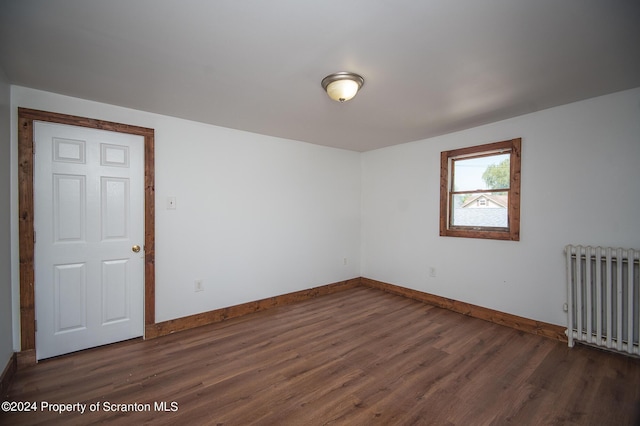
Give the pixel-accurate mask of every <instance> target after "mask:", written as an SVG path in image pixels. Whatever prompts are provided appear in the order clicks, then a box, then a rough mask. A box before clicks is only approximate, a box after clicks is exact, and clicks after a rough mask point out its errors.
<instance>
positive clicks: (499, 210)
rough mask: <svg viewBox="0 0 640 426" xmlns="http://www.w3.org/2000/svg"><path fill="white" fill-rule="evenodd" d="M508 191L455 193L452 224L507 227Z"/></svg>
mask: <svg viewBox="0 0 640 426" xmlns="http://www.w3.org/2000/svg"><path fill="white" fill-rule="evenodd" d="M508 205H509V195H508V193H506V192H504V193H495V192H490V193H473V194H455V195H453V205H452V211H453V215H452V220H451V225H452V226H473V227H491V228H506V227H508V225H509V222H508V217H507V212H508V208H507V206H508Z"/></svg>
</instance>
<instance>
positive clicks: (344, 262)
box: [343, 257, 348, 266]
mask: <svg viewBox="0 0 640 426" xmlns="http://www.w3.org/2000/svg"><path fill="white" fill-rule="evenodd" d="M347 263H348V261H347V258H346V257H345V258H344V259H343V264H344V266H347Z"/></svg>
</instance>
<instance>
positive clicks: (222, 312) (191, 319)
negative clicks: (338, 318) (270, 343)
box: [144, 277, 360, 339]
mask: <svg viewBox="0 0 640 426" xmlns="http://www.w3.org/2000/svg"><path fill="white" fill-rule="evenodd" d="M359 285H360V278H359V277H358V278H352V279H350V280H347V281H340V282H337V283H333V284H327V285H323V286H320V287H314V288H310V289H307V290H301V291H296V292H293V293H287V294H283V295H280V296H274V297H269V298H267V299H262V300H257V301H254V302H248V303H243V304H240V305H235V306H230V307H227V308H222V309H216V310H213V311H208V312H203V313H200V314H195V315H189V316H187V317H182V318H176V319H173V320H169V321H164V322H160V323H156V324H151V325H147V326H146V327H145V335H144V337H145V339H154V338H156V337H160V336H165V335H167V334H171V333H175V332H177V331H183V330H188V329H190V328H195V327H200V326H203V325H207V324H213V323H216V322H221V321H225V320H228V319H231V318H236V317H240V316H243V315H247V314H250V313H253V312H259V311H263V310H265V309H269V308H274V307H276V306H283V305H289V304H291V303H296V302H300V301H303V300H308V299H312V298H314V297H318V296H323V295H326V294H331V293H336V292H338V291H342V290H347V289H349V288H353V287H357V286H359Z"/></svg>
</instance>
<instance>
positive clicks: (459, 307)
mask: <svg viewBox="0 0 640 426" xmlns="http://www.w3.org/2000/svg"><path fill="white" fill-rule="evenodd" d="M360 282H361V285H363V286H366V287H372V288H377V289H380V290H383V291H386V292H388V293H393V294H397V295H400V296H404V297H408V298H410V299H414V300H418V301H420V302H423V303H427V304H429V305H434V306H438V307H440V308H444V309H448V310H450V311H453V312H457V313H460V314H464V315H468V316H471V317H474V318H479V319H483V320H485V321H489V322H493V323H495V324H500V325H505V326H507V327H511V328H515V329H516V330H520V331H524V332H527V333H532V334H536V335H538V336H544V337H548V338H550V339H554V340H559V341H561V342H566V341H567V336H566V335H565V333H564V330H565V327H561V326H559V325H554V324H549V323H546V322H542V321H536V320H532V319H529V318H523V317H519V316H517V315H512V314H507V313H504V312H500V311H495V310H493V309H489V308H483V307H482V306H477V305H472V304H470V303H465V302H460V301H457V300H454V299H448V298H446V297H441V296H436V295H433V294H429V293H423V292H421V291H418V290H413V289H409V288H406V287H400V286H397V285H394V284H388V283H384V282H381V281H376V280H372V279H370V278H361V279H360Z"/></svg>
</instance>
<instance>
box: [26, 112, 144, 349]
mask: <svg viewBox="0 0 640 426" xmlns="http://www.w3.org/2000/svg"><path fill="white" fill-rule="evenodd" d="M34 137H35V142H34V143H35V161H34V165H35V166H34V209H35V213H34V228H35V232H36V236H35V239H36V241H35V265H36V266H35V303H36V321H37V322H36V358H37V359H43V358H49V357H52V356H56V355H61V354H65V353H69V352H73V351H77V350H81V349H87V348H91V347H95V346H100V345H104V344H107V343H113V342H117V341H121V340H126V339H130V338H133V337H138V336H142V334H143V330H144V312H143V311H144V248H143V243H144V138H143V137H142V136H135V135H130V134H125V133H116V132H109V131H104V130H95V129H88V128H83V127H75V126H67V125H62V124H52V123H44V122H35V123H34ZM136 246H138V247H140V249H139V251H137V252H135V251H134V250H137V247H136Z"/></svg>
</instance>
